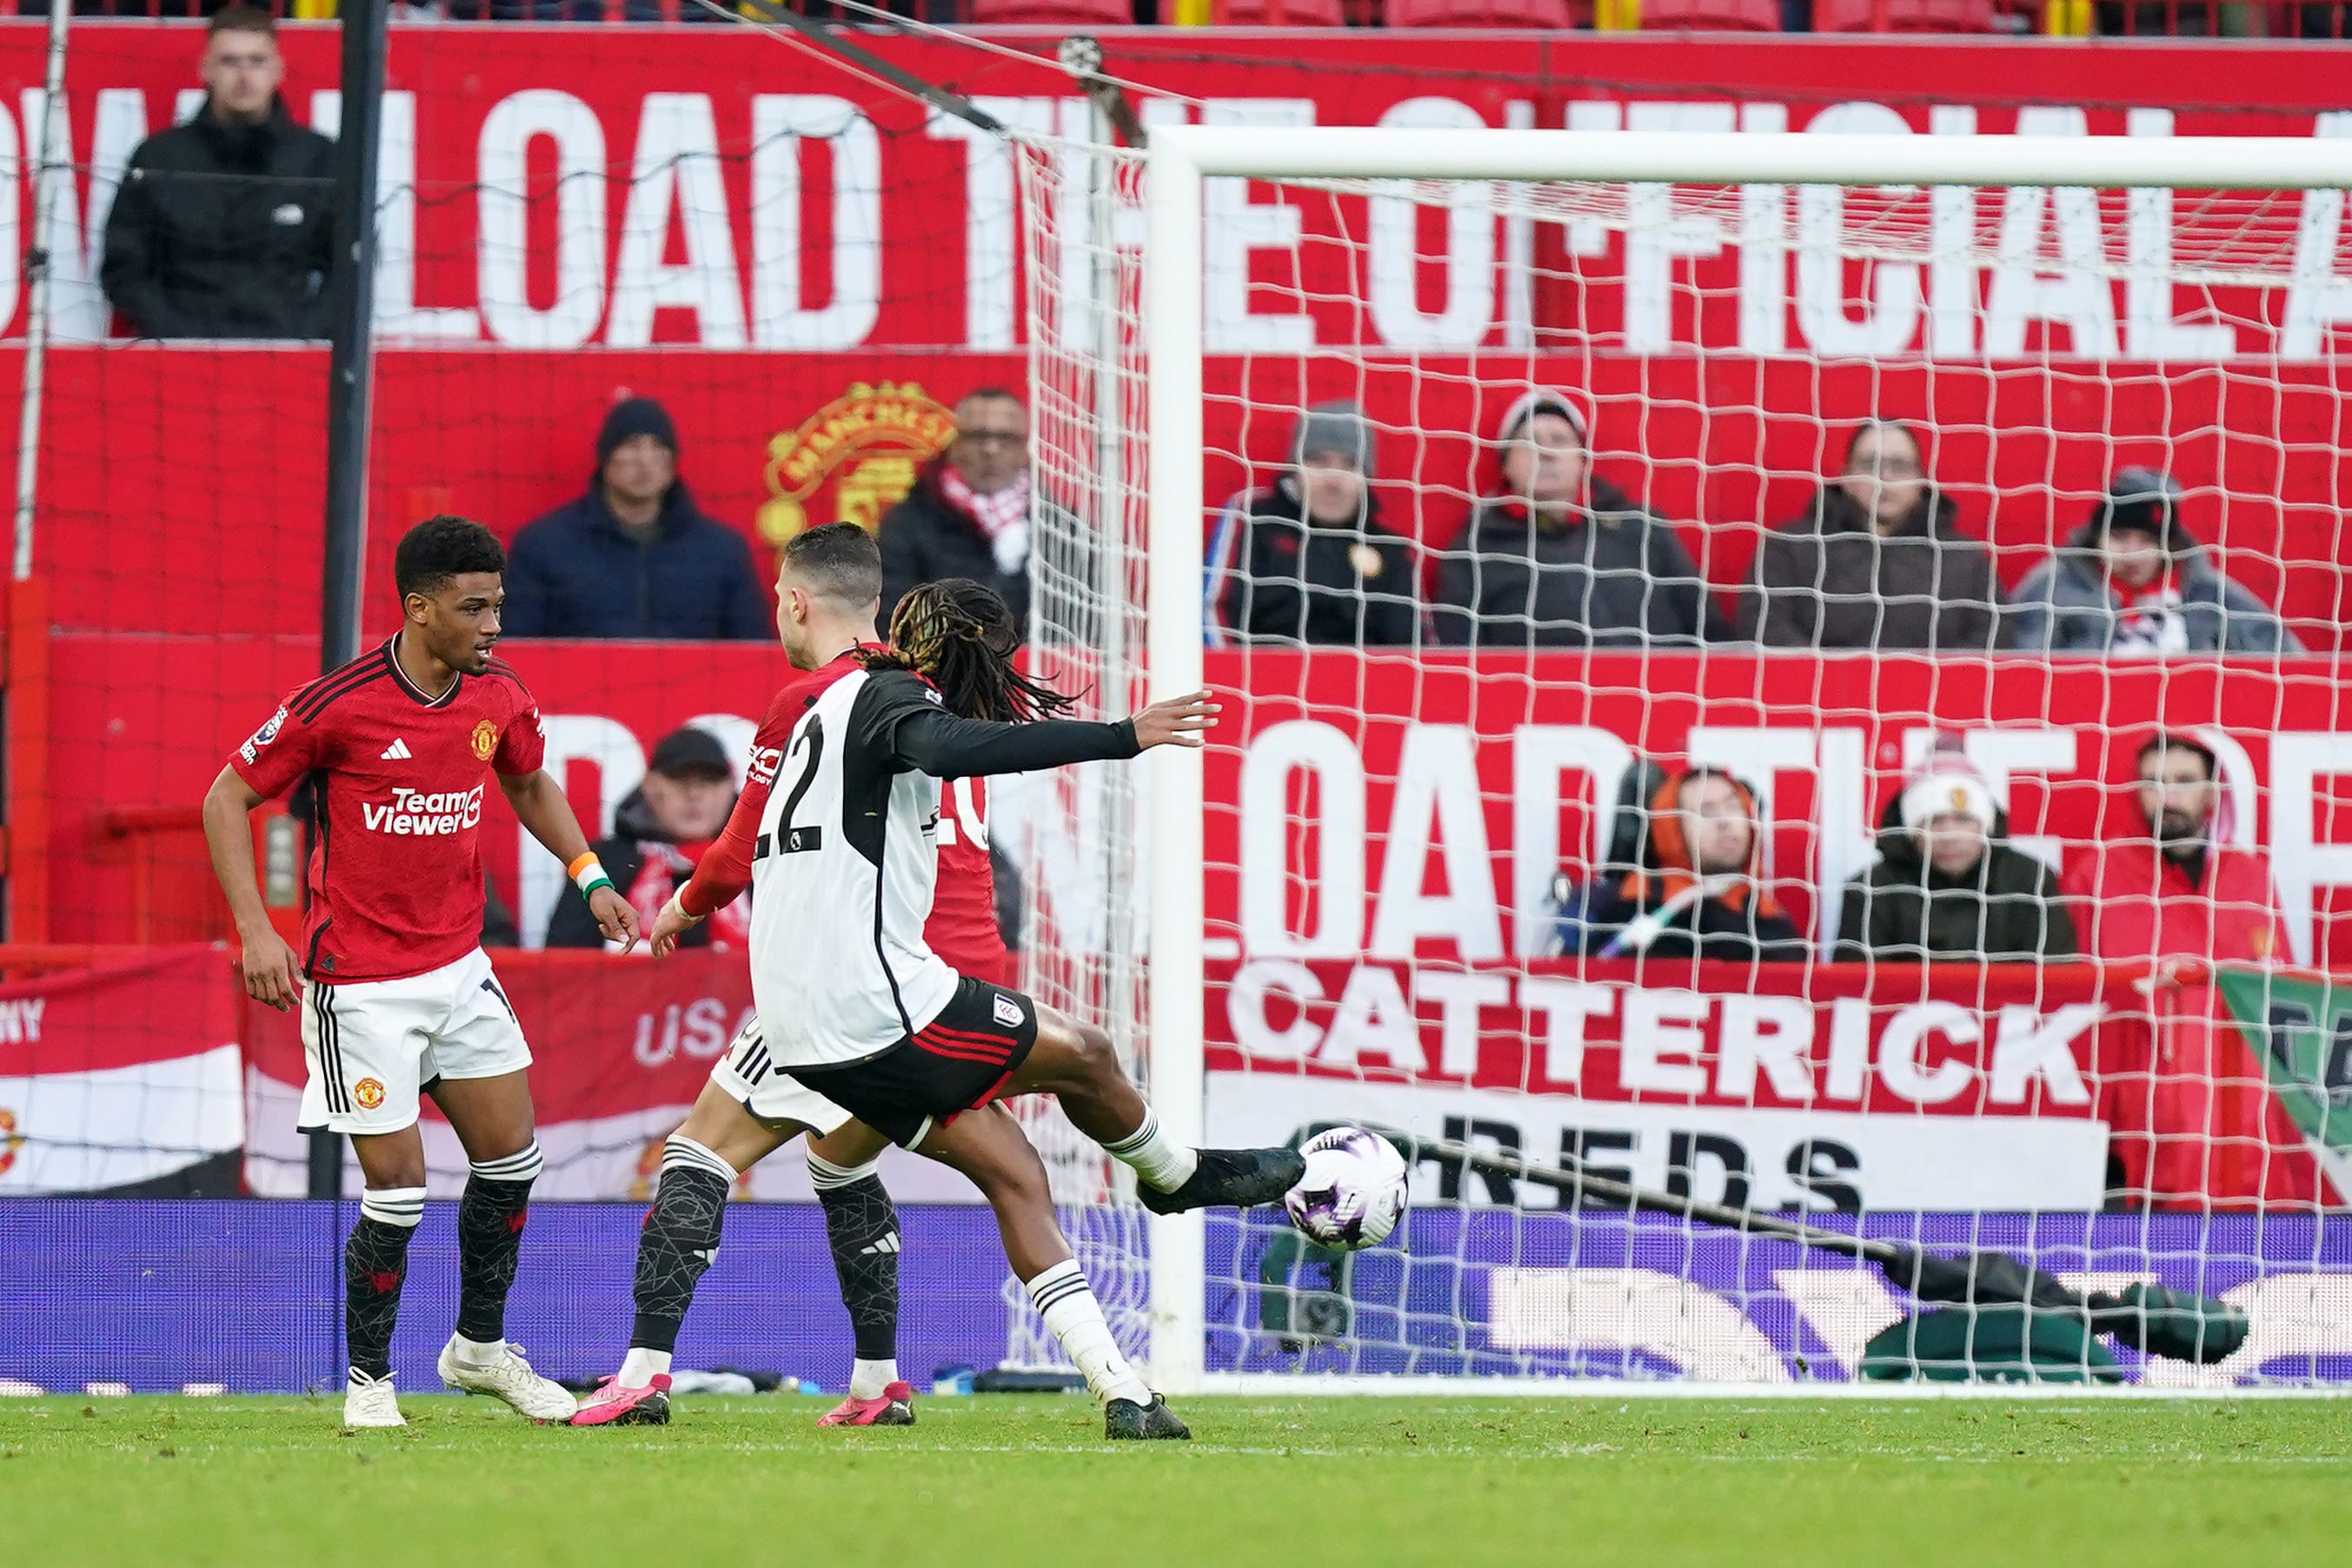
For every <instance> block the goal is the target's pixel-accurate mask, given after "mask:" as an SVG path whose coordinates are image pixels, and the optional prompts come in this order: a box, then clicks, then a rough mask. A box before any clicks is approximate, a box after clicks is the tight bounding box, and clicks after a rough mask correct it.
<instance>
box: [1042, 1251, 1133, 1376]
mask: <svg viewBox="0 0 2352 1568" xmlns="http://www.w3.org/2000/svg"><path fill="white" fill-rule="evenodd" d="M1023 1289H1026V1290H1027V1291H1028V1292H1029V1304H1030V1305H1031V1306H1033V1307H1034V1308H1036V1309H1037V1315H1038V1316H1039V1317H1041V1318H1043V1319H1045V1326H1046V1327H1047V1328H1048V1329H1050V1330H1052V1331H1053V1333H1054V1337H1055V1339H1057V1340H1059V1341H1060V1342H1062V1353H1063V1354H1065V1355H1066V1356H1068V1357H1069V1358H1070V1360H1071V1362H1072V1363H1075V1364H1076V1367H1077V1369H1078V1370H1079V1371H1080V1372H1082V1373H1086V1378H1087V1388H1089V1389H1091V1390H1092V1391H1093V1393H1094V1396H1095V1397H1096V1398H1097V1400H1100V1401H1103V1402H1105V1403H1108V1402H1109V1401H1111V1400H1114V1399H1129V1400H1133V1401H1134V1402H1135V1403H1136V1404H1138V1405H1149V1404H1150V1403H1151V1390H1150V1387H1149V1386H1148V1385H1147V1384H1145V1383H1144V1381H1143V1379H1141V1378H1140V1377H1138V1376H1137V1375H1136V1373H1135V1368H1133V1367H1131V1366H1129V1364H1128V1362H1127V1358H1126V1357H1125V1356H1123V1355H1121V1354H1119V1352H1118V1341H1116V1340H1114V1339H1112V1338H1111V1337H1110V1325H1109V1324H1108V1323H1107V1322H1105V1321H1103V1314H1102V1303H1101V1302H1099V1301H1097V1300H1095V1293H1094V1290H1093V1289H1092V1288H1091V1287H1089V1286H1088V1285H1087V1277H1086V1275H1085V1274H1084V1273H1082V1272H1081V1271H1080V1270H1079V1268H1078V1260H1077V1259H1076V1258H1071V1259H1070V1260H1068V1261H1067V1262H1066V1263H1056V1264H1055V1265H1054V1267H1052V1268H1048V1269H1046V1270H1045V1272H1044V1273H1043V1274H1040V1275H1038V1276H1037V1278H1035V1279H1032V1280H1030V1281H1028V1282H1027V1284H1026V1285H1024V1287H1023Z"/></svg>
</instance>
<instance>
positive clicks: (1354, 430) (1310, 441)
mask: <svg viewBox="0 0 2352 1568" xmlns="http://www.w3.org/2000/svg"><path fill="white" fill-rule="evenodd" d="M1309 452H1339V453H1342V454H1344V455H1345V456H1347V457H1349V458H1354V459H1355V463H1356V468H1357V469H1358V470H1359V471H1360V472H1361V473H1362V474H1363V476H1364V478H1366V479H1371V478H1373V477H1374V465H1375V459H1376V453H1377V448H1376V447H1375V446H1374V443H1373V438H1372V426H1371V422H1370V420H1368V419H1366V418H1365V417H1364V410H1363V408H1362V406H1361V405H1359V404H1356V403H1353V402H1350V401H1349V400H1347V399H1345V398H1341V399H1339V400H1338V401H1335V402H1331V403H1318V404H1316V405H1314V406H1313V407H1311V408H1309V409H1307V412H1306V413H1304V414H1302V415H1300V416H1298V429H1297V433H1296V434H1294V435H1293V436H1292V437H1291V438H1290V460H1291V461H1292V462H1293V463H1297V462H1301V461H1303V460H1305V458H1306V457H1307V453H1309Z"/></svg>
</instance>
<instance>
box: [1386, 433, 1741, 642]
mask: <svg viewBox="0 0 2352 1568" xmlns="http://www.w3.org/2000/svg"><path fill="white" fill-rule="evenodd" d="M1495 446H1496V461H1497V464H1498V467H1499V469H1500V476H1501V483H1500V486H1499V488H1498V489H1497V490H1496V493H1495V494H1493V495H1490V496H1488V497H1487V498H1486V499H1485V500H1481V501H1480V502H1479V503H1478V504H1477V506H1476V507H1475V508H1474V509H1472V510H1471V513H1470V521H1469V524H1468V526H1467V527H1465V529H1464V530H1463V531H1462V535H1461V537H1460V538H1458V539H1456V540H1455V541H1454V543H1453V544H1452V545H1451V546H1449V547H1448V549H1447V551H1446V554H1445V562H1444V565H1443V566H1442V567H1441V568H1440V569H1439V571H1438V574H1437V591H1436V595H1435V596H1434V598H1433V602H1432V605H1431V610H1430V626H1431V628H1432V630H1433V633H1434V635H1435V638H1436V640H1437V641H1438V642H1441V643H1448V644H1453V645H1455V646H1458V647H1516V648H1532V647H1566V648H1583V647H1618V648H1671V647H1698V646H1699V645H1700V644H1702V643H1706V642H1718V641H1721V640H1722V639H1723V638H1724V637H1726V636H1727V632H1728V628H1727V626H1726V625H1725V622H1724V619H1723V615H1722V612H1721V611H1719V610H1717V608H1716V605H1715V601H1714V599H1713V598H1712V597H1711V596H1710V595H1708V593H1707V590H1706V584H1705V583H1704V582H1702V581H1701V580H1700V578H1699V573H1698V567H1697V566H1696V564H1694V563H1692V561H1691V558H1690V552H1688V551H1686V550H1685V549H1684V548H1683V544H1682V541H1681V540H1680V539H1678V538H1677V537H1675V531H1674V529H1673V528H1672V527H1671V526H1669V525H1668V524H1666V523H1665V522H1663V521H1660V520H1659V519H1657V518H1655V517H1653V516H1651V515H1650V514H1649V513H1648V512H1647V511H1644V510H1643V509H1642V508H1641V507H1640V506H1638V505H1636V504H1635V503H1634V502H1633V501H1632V500H1629V499H1627V497H1626V496H1625V494H1624V492H1622V490H1620V489H1617V488H1616V487H1615V486H1614V485H1612V484H1611V483H1610V482H1609V481H1608V480H1606V479H1601V477H1600V476H1599V475H1597V474H1594V473H1593V472H1592V471H1591V460H1592V432H1591V422H1590V421H1589V420H1588V419H1587V418H1586V416H1585V414H1584V412H1583V410H1582V409H1580V408H1579V407H1578V406H1577V405H1576V403H1575V402H1574V401H1573V400H1572V399H1570V397H1568V396H1567V395H1565V394H1563V393H1559V392H1555V391H1538V392H1531V393H1528V395H1525V396H1523V397H1521V398H1519V399H1518V400H1517V402H1515V403H1513V404H1512V405H1511V406H1510V407H1509V408H1507V409H1506V410H1504V413H1503V417H1502V419H1501V421H1500V422H1499V423H1497V424H1496V427H1495Z"/></svg>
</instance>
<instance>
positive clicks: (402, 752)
mask: <svg viewBox="0 0 2352 1568" xmlns="http://www.w3.org/2000/svg"><path fill="white" fill-rule="evenodd" d="M381 754H382V756H383V760H384V761H385V762H387V763H404V762H406V761H408V760H409V751H408V742H405V741H404V740H402V739H401V738H400V737H399V736H397V735H395V736H394V737H393V741H392V744H391V745H389V746H386V747H385V748H384V749H383V752H382V753H381Z"/></svg>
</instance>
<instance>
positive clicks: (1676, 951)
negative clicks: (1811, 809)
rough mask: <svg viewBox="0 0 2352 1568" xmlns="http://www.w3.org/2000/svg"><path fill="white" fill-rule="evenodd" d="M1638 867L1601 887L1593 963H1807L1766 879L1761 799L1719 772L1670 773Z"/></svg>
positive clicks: (1587, 941) (1587, 915)
mask: <svg viewBox="0 0 2352 1568" xmlns="http://www.w3.org/2000/svg"><path fill="white" fill-rule="evenodd" d="M1646 837H1647V843H1646V844H1644V845H1643V847H1642V851H1641V856H1640V860H1641V863H1640V865H1639V866H1638V867H1637V868H1635V869H1634V870H1633V871H1632V872H1630V873H1628V874H1627V875H1626V876H1624V877H1623V878H1622V879H1619V880H1618V881H1617V882H1616V883H1615V885H1614V886H1613V888H1612V887H1610V886H1608V885H1606V884H1602V885H1601V886H1598V887H1595V888H1594V889H1592V890H1591V894H1590V895H1588V898H1587V900H1586V901H1585V905H1586V907H1585V909H1584V910H1583V911H1582V912H1581V914H1580V923H1581V925H1582V927H1583V935H1584V942H1583V946H1584V951H1585V952H1586V953H1588V954H1589V955H1591V956H1592V957H1595V958H1640V957H1645V956H1646V957H1649V958H1653V959H1684V960H1687V959H1693V958H1706V959H1724V960H1730V961H1733V962H1737V963H1753V962H1756V961H1759V960H1761V961H1763V962H1765V963H1800V962H1802V961H1803V960H1804V959H1805V958H1806V957H1807V956H1808V948H1807V945H1806V942H1805V939H1804V938H1803V936H1802V935H1801V934H1800V933H1799V932H1798V931H1797V928H1796V925H1795V923H1794V922H1793V921H1790V919H1789V917H1788V916H1787V915H1786V914H1784V913H1782V912H1781V910H1780V905H1779V904H1778V903H1777V902H1775V901H1774V900H1773V898H1772V895H1771V894H1770V892H1769V891H1768V890H1767V889H1765V887H1764V884H1763V881H1762V868H1763V858H1764V841H1763V834H1762V831H1761V829H1760V826H1759V814H1758V812H1757V809H1756V795H1755V793H1754V792H1753V791H1752V790H1750V789H1749V788H1748V786H1747V785H1746V784H1742V783H1740V782H1739V781H1738V779H1736V778H1734V777H1732V776H1731V775H1730V774H1729V773H1724V772H1722V771H1721V770H1720V769H1717V768H1706V767H1700V768H1685V769H1678V770H1675V771H1672V772H1669V773H1665V774H1664V775H1663V778H1662V782H1661V783H1660V784H1659V785H1658V788H1657V790H1656V793H1654V795H1652V796H1651V797H1650V799H1649V802H1648V814H1647V834H1646Z"/></svg>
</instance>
